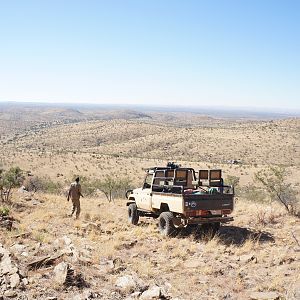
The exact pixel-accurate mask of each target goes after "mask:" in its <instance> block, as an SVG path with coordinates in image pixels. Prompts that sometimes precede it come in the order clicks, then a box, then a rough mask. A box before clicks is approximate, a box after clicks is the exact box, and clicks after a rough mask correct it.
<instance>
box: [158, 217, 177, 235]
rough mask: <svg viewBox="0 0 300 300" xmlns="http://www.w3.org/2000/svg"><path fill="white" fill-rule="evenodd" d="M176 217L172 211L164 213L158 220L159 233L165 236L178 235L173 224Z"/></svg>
mask: <svg viewBox="0 0 300 300" xmlns="http://www.w3.org/2000/svg"><path fill="white" fill-rule="evenodd" d="M173 219H174V215H173V213H171V212H170V211H165V212H162V213H161V214H160V216H159V219H158V227H159V231H160V233H161V234H162V235H164V236H173V235H175V234H176V228H175V226H174V223H173Z"/></svg>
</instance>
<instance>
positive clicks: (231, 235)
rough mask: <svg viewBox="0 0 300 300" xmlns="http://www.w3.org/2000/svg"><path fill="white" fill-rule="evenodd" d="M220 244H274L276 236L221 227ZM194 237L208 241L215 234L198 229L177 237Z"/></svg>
mask: <svg viewBox="0 0 300 300" xmlns="http://www.w3.org/2000/svg"><path fill="white" fill-rule="evenodd" d="M216 234H217V236H218V238H219V239H220V242H221V243H222V244H224V245H226V246H229V245H237V246H240V245H242V244H243V243H245V241H246V240H248V239H252V240H253V241H256V242H258V243H265V242H271V243H272V242H274V241H275V239H274V236H273V235H272V234H271V233H269V232H266V231H254V230H251V229H249V228H245V227H238V226H221V228H220V230H219V231H218V233H216ZM190 235H193V236H194V237H195V239H196V240H203V241H208V240H210V239H212V238H213V237H214V233H213V232H203V231H202V230H201V227H199V228H197V229H193V230H190V229H182V230H180V232H179V234H178V235H177V237H178V238H186V237H188V236H190Z"/></svg>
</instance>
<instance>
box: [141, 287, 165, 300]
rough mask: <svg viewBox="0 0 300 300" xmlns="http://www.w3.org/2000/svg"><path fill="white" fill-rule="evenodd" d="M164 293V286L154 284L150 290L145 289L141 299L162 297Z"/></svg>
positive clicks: (148, 299) (149, 299)
mask: <svg viewBox="0 0 300 300" xmlns="http://www.w3.org/2000/svg"><path fill="white" fill-rule="evenodd" d="M162 295H163V293H162V288H161V287H159V286H153V287H151V288H149V289H148V290H146V291H144V292H143V293H142V295H141V296H140V298H139V299H141V300H151V299H160V298H161V296H162Z"/></svg>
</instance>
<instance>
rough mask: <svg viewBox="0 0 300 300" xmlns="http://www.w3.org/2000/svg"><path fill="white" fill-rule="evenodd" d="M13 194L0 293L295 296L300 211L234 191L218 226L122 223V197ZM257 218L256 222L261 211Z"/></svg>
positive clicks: (299, 277) (0, 259)
mask: <svg viewBox="0 0 300 300" xmlns="http://www.w3.org/2000/svg"><path fill="white" fill-rule="evenodd" d="M69 209H70V203H68V202H67V201H66V199H65V198H63V197H60V196H50V195H45V194H39V195H37V194H35V195H30V194H28V195H27V194H26V195H23V194H22V195H20V194H18V193H17V192H15V194H14V200H13V203H12V206H11V211H10V215H11V217H13V218H14V222H13V227H12V230H11V231H8V230H7V228H4V227H3V228H2V229H1V230H0V237H1V245H0V283H1V285H0V299H1V297H2V298H3V299H49V300H50V299H78V300H79V299H144V300H145V299H299V298H300V260H299V258H300V244H299V240H300V220H299V219H298V218H294V217H290V216H287V215H286V214H285V213H284V211H282V210H281V208H279V207H277V206H275V207H273V208H270V207H266V206H262V205H254V204H250V203H247V202H244V201H243V200H238V202H237V206H236V211H235V221H234V222H233V223H231V224H227V225H225V226H223V227H222V228H221V230H220V232H219V234H218V235H217V236H215V237H214V238H211V237H207V236H206V237H199V236H198V235H197V234H196V233H187V232H184V231H182V232H181V233H180V234H179V235H178V236H177V237H175V238H164V237H162V236H160V234H159V233H158V230H157V226H156V221H155V220H152V219H147V218H144V219H142V220H141V221H140V223H139V225H138V226H132V225H129V224H127V220H126V207H125V203H124V200H118V201H116V202H115V203H108V202H107V201H105V200H104V198H99V199H92V198H91V199H86V198H84V199H83V201H82V215H81V218H80V220H73V219H72V218H69V217H67V212H68V211H69ZM261 212H264V213H265V214H264V215H263V218H264V220H263V222H262V214H261Z"/></svg>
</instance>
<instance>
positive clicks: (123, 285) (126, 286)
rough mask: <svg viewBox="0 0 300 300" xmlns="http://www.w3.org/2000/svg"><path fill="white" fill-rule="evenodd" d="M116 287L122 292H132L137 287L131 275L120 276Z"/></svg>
mask: <svg viewBox="0 0 300 300" xmlns="http://www.w3.org/2000/svg"><path fill="white" fill-rule="evenodd" d="M116 287H118V288H119V289H121V290H124V291H133V290H135V289H136V287H137V282H136V280H135V279H134V278H133V276H131V275H125V276H121V277H119V278H118V279H117V281H116Z"/></svg>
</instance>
